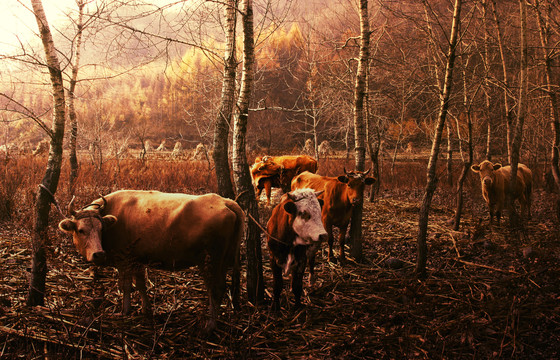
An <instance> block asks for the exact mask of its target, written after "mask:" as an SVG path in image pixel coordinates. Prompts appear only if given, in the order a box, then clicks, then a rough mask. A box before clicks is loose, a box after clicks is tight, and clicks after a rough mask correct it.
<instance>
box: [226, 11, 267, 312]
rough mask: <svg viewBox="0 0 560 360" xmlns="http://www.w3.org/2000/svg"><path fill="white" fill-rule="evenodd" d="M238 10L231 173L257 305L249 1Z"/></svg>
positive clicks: (251, 295)
mask: <svg viewBox="0 0 560 360" xmlns="http://www.w3.org/2000/svg"><path fill="white" fill-rule="evenodd" d="M241 13H242V19H243V20H242V27H243V69H242V73H241V86H240V94H239V98H238V100H237V111H236V113H235V117H234V125H233V175H234V179H235V186H236V189H237V194H238V197H239V200H238V201H239V203H240V205H241V207H242V208H243V209H244V210H245V211H247V214H248V215H250V216H249V221H248V226H247V232H246V247H247V296H248V300H249V301H250V302H252V303H253V304H258V303H261V302H262V301H263V300H264V279H263V268H262V249H261V238H260V229H259V227H258V226H257V224H255V222H254V221H258V219H259V212H258V204H257V199H256V197H255V191H254V190H253V185H252V182H251V175H250V173H249V165H248V163H247V154H246V151H245V136H246V133H247V121H248V115H249V100H250V98H251V88H252V82H253V64H254V61H255V53H254V50H255V49H254V35H253V5H252V0H242V2H241Z"/></svg>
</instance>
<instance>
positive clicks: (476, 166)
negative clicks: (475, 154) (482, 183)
mask: <svg viewBox="0 0 560 360" xmlns="http://www.w3.org/2000/svg"><path fill="white" fill-rule="evenodd" d="M471 170H472V171H474V172H476V173H477V172H480V166H479V165H473V166H471Z"/></svg>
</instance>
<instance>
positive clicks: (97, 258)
mask: <svg viewBox="0 0 560 360" xmlns="http://www.w3.org/2000/svg"><path fill="white" fill-rule="evenodd" d="M106 261H107V254H106V253H105V251H98V252H95V253H93V254H92V255H91V262H93V263H94V264H95V265H103V264H104V263H105V262H106Z"/></svg>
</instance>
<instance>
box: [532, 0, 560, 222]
mask: <svg viewBox="0 0 560 360" xmlns="http://www.w3.org/2000/svg"><path fill="white" fill-rule="evenodd" d="M550 6H551V5H550V4H549V8H548V9H547V13H546V18H544V17H543V14H542V12H541V6H540V2H539V0H536V1H535V10H536V12H537V19H538V22H539V35H540V39H541V49H542V54H543V58H544V66H545V74H546V84H545V91H546V93H547V94H548V99H549V104H550V120H551V121H550V123H551V126H552V147H551V161H550V170H551V172H552V177H553V178H554V183H555V184H556V190H557V193H558V194H560V165H559V158H560V154H559V152H558V151H559V147H560V119H559V116H558V97H557V95H556V87H555V86H554V85H553V84H554V80H553V72H552V65H553V61H552V58H551V55H552V51H553V50H549V49H550V44H549V43H550V24H549V17H550V11H551V9H550ZM549 51H550V53H549ZM556 216H557V218H558V221H560V195H557V198H556Z"/></svg>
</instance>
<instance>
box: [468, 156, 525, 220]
mask: <svg viewBox="0 0 560 360" xmlns="http://www.w3.org/2000/svg"><path fill="white" fill-rule="evenodd" d="M471 169H472V171H474V172H476V173H478V174H479V175H480V183H481V187H482V197H484V200H485V201H486V203H487V204H488V211H489V212H490V224H492V223H493V220H494V213H495V214H496V218H497V220H498V225H499V224H500V218H501V216H502V210H503V208H504V205H505V204H506V201H507V199H508V198H509V196H512V197H513V200H514V201H515V200H516V199H517V200H519V203H520V205H521V215H524V214H525V213H527V216H528V218H530V217H531V194H532V191H533V174H532V172H531V170H530V169H529V168H528V167H527V166H525V165H523V164H518V168H517V181H516V182H515V189H514V191H513V194H511V193H510V190H509V181H510V179H511V166H509V165H507V166H502V165H501V164H493V163H492V162H490V161H488V160H484V161H483V162H481V163H480V164H478V165H472V166H471Z"/></svg>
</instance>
